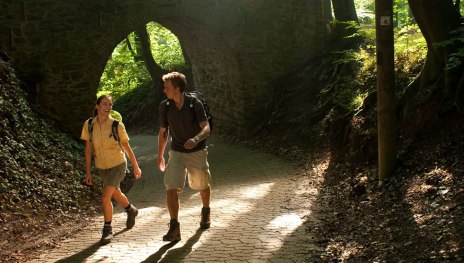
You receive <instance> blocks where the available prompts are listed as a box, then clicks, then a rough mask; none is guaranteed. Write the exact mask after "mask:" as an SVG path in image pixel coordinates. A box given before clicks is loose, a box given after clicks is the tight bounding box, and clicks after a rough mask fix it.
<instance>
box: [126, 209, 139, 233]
mask: <svg viewBox="0 0 464 263" xmlns="http://www.w3.org/2000/svg"><path fill="white" fill-rule="evenodd" d="M126 213H127V221H126V227H127V228H129V229H130V228H132V227H134V225H135V217H136V216H137V215H138V214H139V210H137V208H135V206H133V205H131V206H130V207H129V208H127V209H126Z"/></svg>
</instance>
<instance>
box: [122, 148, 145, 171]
mask: <svg viewBox="0 0 464 263" xmlns="http://www.w3.org/2000/svg"><path fill="white" fill-rule="evenodd" d="M122 146H123V147H124V150H125V151H126V153H127V156H128V157H129V160H130V162H131V163H132V167H134V177H135V179H140V178H141V177H142V170H140V167H139V164H138V163H137V159H135V155H134V152H133V151H132V148H131V147H130V145H129V142H128V141H127V142H124V143H123V144H122Z"/></svg>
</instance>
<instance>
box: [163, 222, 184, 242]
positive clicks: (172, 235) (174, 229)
mask: <svg viewBox="0 0 464 263" xmlns="http://www.w3.org/2000/svg"><path fill="white" fill-rule="evenodd" d="M168 225H169V230H168V233H167V234H166V235H164V236H163V241H171V242H172V241H180V223H179V222H178V221H177V220H176V219H171V221H170V222H169V224H168Z"/></svg>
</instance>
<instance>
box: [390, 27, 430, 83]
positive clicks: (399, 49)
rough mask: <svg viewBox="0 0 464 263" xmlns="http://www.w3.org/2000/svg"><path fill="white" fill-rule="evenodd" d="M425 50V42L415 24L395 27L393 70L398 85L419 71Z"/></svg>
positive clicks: (407, 80) (410, 78) (424, 56)
mask: <svg viewBox="0 0 464 263" xmlns="http://www.w3.org/2000/svg"><path fill="white" fill-rule="evenodd" d="M427 50H428V49H427V43H426V42H425V38H424V36H423V35H422V33H421V31H420V29H419V27H418V26H417V25H409V26H404V27H401V28H397V29H395V71H396V72H397V73H398V77H397V82H399V84H400V86H404V87H405V86H406V85H407V84H409V82H411V81H412V79H413V78H414V77H415V75H416V74H418V73H419V71H420V68H421V67H420V66H421V65H423V64H424V63H425V58H426V56H427Z"/></svg>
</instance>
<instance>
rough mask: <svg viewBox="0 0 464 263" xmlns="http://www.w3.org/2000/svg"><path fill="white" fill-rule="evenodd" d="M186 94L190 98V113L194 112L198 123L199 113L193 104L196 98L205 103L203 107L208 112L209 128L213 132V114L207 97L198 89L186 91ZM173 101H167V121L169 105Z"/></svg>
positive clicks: (165, 115) (194, 117)
mask: <svg viewBox="0 0 464 263" xmlns="http://www.w3.org/2000/svg"><path fill="white" fill-rule="evenodd" d="M185 95H187V96H186V97H187V98H188V103H189V109H190V113H191V114H192V116H193V119H194V120H195V121H196V122H197V123H198V120H197V114H196V113H195V108H194V107H193V104H194V102H195V99H196V100H198V101H199V102H201V104H203V108H204V109H205V113H206V120H207V121H208V124H209V130H210V134H211V133H212V132H213V127H214V123H213V115H212V114H211V111H210V110H209V106H208V103H207V102H206V99H205V97H204V96H203V94H202V93H201V92H199V91H196V90H194V91H188V92H185ZM171 103H172V101H171V100H167V101H166V108H165V111H164V119H165V120H166V123H167V121H168V110H169V105H171ZM167 126H168V125H167Z"/></svg>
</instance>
